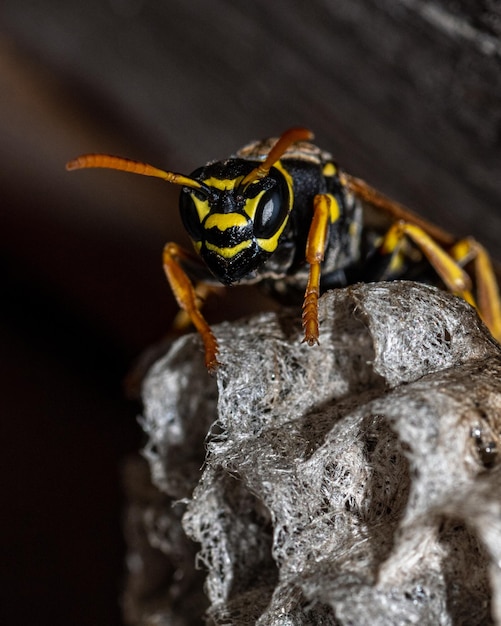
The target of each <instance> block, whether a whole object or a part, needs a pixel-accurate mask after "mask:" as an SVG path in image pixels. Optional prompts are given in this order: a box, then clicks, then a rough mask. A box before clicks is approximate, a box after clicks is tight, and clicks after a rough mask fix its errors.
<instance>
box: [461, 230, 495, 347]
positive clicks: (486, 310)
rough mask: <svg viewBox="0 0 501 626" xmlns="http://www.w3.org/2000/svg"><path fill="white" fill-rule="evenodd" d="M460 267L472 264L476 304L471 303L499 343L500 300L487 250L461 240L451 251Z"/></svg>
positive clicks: (468, 241)
mask: <svg viewBox="0 0 501 626" xmlns="http://www.w3.org/2000/svg"><path fill="white" fill-rule="evenodd" d="M451 254H452V256H453V257H454V258H455V259H456V261H457V262H458V263H459V264H460V265H466V263H469V262H470V261H471V262H472V263H473V268H474V271H475V291H476V299H477V302H476V304H475V302H472V303H471V304H473V305H475V306H476V307H477V309H478V312H479V314H480V317H481V318H482V319H483V321H484V322H485V324H486V326H487V327H488V328H489V330H490V331H491V333H492V335H493V337H494V338H495V339H497V340H498V341H501V299H500V296H499V287H498V283H497V280H496V274H495V272H494V268H493V266H492V262H491V259H490V256H489V253H488V252H487V250H486V249H485V248H484V247H483V246H482V245H480V244H479V243H478V241H475V239H473V238H472V237H468V238H467V239H461V240H460V241H458V242H457V243H456V244H455V245H454V246H453V248H452V249H451ZM472 300H473V298H472Z"/></svg>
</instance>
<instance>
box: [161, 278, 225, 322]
mask: <svg viewBox="0 0 501 626" xmlns="http://www.w3.org/2000/svg"><path fill="white" fill-rule="evenodd" d="M194 290H195V302H196V307H197V309H198V310H200V309H201V308H202V307H203V306H204V304H205V302H206V301H207V299H208V298H209V297H210V296H211V295H212V294H221V293H222V292H223V291H224V287H216V286H215V285H208V284H207V283H204V282H198V283H197V284H196V285H195V287H194ZM191 323H192V322H191V318H190V316H189V315H188V313H187V312H186V311H185V310H184V309H180V310H179V311H178V313H177V315H176V317H175V318H174V321H173V322H172V329H173V331H175V332H180V333H182V332H184V331H186V329H187V328H188V327H189V326H190V324H191Z"/></svg>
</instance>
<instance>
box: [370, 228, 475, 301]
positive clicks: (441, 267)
mask: <svg viewBox="0 0 501 626" xmlns="http://www.w3.org/2000/svg"><path fill="white" fill-rule="evenodd" d="M403 237H408V238H409V239H411V240H412V242H413V243H414V244H415V245H416V247H417V248H419V250H421V252H422V253H423V254H424V255H425V256H426V258H427V259H428V261H429V262H430V265H431V266H432V267H433V268H434V269H435V271H436V272H437V274H438V275H439V276H440V278H441V279H442V281H443V282H444V284H445V285H446V287H447V289H449V291H451V292H452V293H455V294H457V295H463V294H465V295H466V293H467V292H469V291H471V280H470V277H469V276H468V274H467V273H466V272H465V271H464V270H463V269H462V268H461V267H460V266H459V265H458V264H457V262H456V260H455V259H454V258H453V257H452V256H451V255H450V254H448V253H447V252H446V251H445V250H444V249H443V248H441V247H440V246H439V244H438V243H436V242H435V241H434V240H433V239H432V238H431V237H430V235H428V234H427V233H426V232H425V231H424V230H423V229H422V228H421V227H420V226H416V225H415V224H409V223H408V222H396V223H395V224H393V226H392V227H391V228H390V229H389V230H388V232H387V233H386V235H385V237H384V240H383V243H382V245H381V252H382V253H383V254H391V253H392V252H393V251H394V250H395V248H396V247H397V246H398V245H399V244H400V242H401V240H402V238H403ZM465 299H466V298H465Z"/></svg>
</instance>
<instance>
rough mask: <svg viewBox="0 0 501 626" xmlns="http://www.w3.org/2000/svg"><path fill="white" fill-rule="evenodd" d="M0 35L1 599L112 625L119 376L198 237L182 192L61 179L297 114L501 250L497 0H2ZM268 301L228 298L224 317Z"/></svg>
mask: <svg viewBox="0 0 501 626" xmlns="http://www.w3.org/2000/svg"><path fill="white" fill-rule="evenodd" d="M0 35H1V37H0V194H1V198H2V206H1V209H0V219H1V224H2V226H1V228H2V231H1V232H2V237H1V238H0V240H1V249H0V260H1V264H2V270H3V277H4V282H3V287H4V289H3V304H2V315H1V318H0V325H1V328H0V329H1V335H2V337H3V338H4V339H5V351H4V357H6V358H4V360H3V370H2V380H3V381H4V383H6V390H5V392H4V394H3V395H4V397H5V398H6V414H7V416H8V418H7V419H5V418H4V419H3V422H4V423H3V427H4V428H5V429H6V434H5V435H4V437H3V441H4V448H5V449H6V453H5V455H4V463H5V464H6V471H5V472H4V474H3V475H4V478H5V477H7V476H8V477H9V480H8V481H7V484H8V485H10V489H9V490H8V492H7V496H6V498H5V500H6V502H14V501H15V502H16V507H14V509H13V511H12V515H11V516H4V522H6V521H11V522H13V523H12V525H11V526H10V529H9V530H8V531H7V530H6V531H5V533H7V532H9V533H10V536H11V538H12V540H11V541H10V542H9V543H10V545H9V548H10V550H9V552H8V557H7V558H6V559H5V560H4V566H6V567H7V568H8V569H9V570H10V572H9V571H7V572H6V578H7V580H9V584H8V585H6V586H4V587H3V591H4V592H5V591H7V592H8V595H9V598H10V602H9V603H6V602H2V604H1V607H2V608H0V621H2V622H4V621H5V622H6V623H7V621H8V622H11V621H12V615H14V616H15V615H16V612H12V613H9V615H6V619H2V617H3V615H1V613H2V611H6V610H7V611H8V610H9V607H12V608H13V609H15V610H16V611H17V617H18V618H19V616H20V615H21V616H23V617H24V619H17V620H16V621H17V623H30V622H33V621H34V620H33V619H32V618H33V616H36V620H35V621H36V623H39V624H43V623H47V624H59V623H61V624H63V623H65V624H67V623H71V624H89V623H92V624H94V625H99V624H107V625H109V624H112V623H119V610H118V603H117V597H118V595H119V590H120V576H121V553H120V549H121V542H120V529H119V501H120V495H119V494H120V487H119V483H118V479H117V474H114V475H113V476H111V473H112V472H114V468H116V467H118V463H119V459H120V458H121V457H122V456H123V454H125V453H126V452H127V451H128V450H130V449H133V448H134V447H135V446H137V445H139V444H138V442H137V432H136V430H135V428H134V413H135V410H136V408H135V407H133V406H131V405H128V404H127V403H126V402H125V401H124V400H122V399H121V388H120V381H121V378H122V376H123V375H124V374H125V372H126V371H127V368H128V366H129V365H130V362H131V360H132V358H133V357H134V355H137V354H138V353H139V352H140V351H141V350H142V349H143V348H144V347H145V346H146V345H147V344H148V343H150V342H153V341H155V340H157V339H158V338H159V337H160V336H161V335H162V334H163V332H165V330H166V329H167V328H168V326H169V322H170V320H171V319H172V316H173V315H174V312H175V305H174V301H173V299H172V297H171V295H170V293H169V290H168V288H167V287H166V285H165V283H164V278H163V275H162V270H161V266H160V253H161V249H162V245H163V243H164V242H165V241H167V240H175V241H181V242H186V236H185V235H184V233H183V232H182V229H181V226H180V220H179V217H178V214H177V206H176V204H177V200H176V198H177V190H176V189H173V188H171V187H169V186H168V185H164V184H163V183H161V182H160V181H153V180H149V179H142V178H139V177H127V176H125V175H123V174H119V173H113V172H98V171H92V172H79V173H74V174H72V175H69V174H68V173H66V172H65V171H64V163H65V161H66V160H68V159H70V158H72V157H74V156H76V155H77V154H79V153H82V152H87V151H109V152H112V153H118V154H123V155H124V156H130V157H132V158H136V159H143V160H148V161H151V162H153V163H154V164H156V165H158V166H160V167H167V168H170V169H174V170H177V171H182V172H186V173H189V172H190V171H191V170H193V169H194V168H195V167H198V166H199V165H201V164H203V163H204V162H205V161H207V160H210V159H214V158H221V157H224V156H227V155H228V154H230V153H232V152H233V151H234V150H236V149H237V148H239V147H240V146H241V145H243V144H244V143H246V142H247V141H249V140H250V139H253V138H261V137H265V136H270V135H276V134H279V133H280V132H282V131H283V130H284V129H285V128H287V127H288V126H291V125H298V124H299V125H305V126H308V127H310V128H312V130H314V132H315V133H316V137H317V143H318V144H319V145H321V146H322V147H323V148H325V149H328V150H330V151H331V152H333V154H334V155H335V157H336V158H337V160H338V161H339V163H340V164H341V165H342V166H343V167H345V168H346V169H347V170H348V171H350V172H351V173H353V174H355V175H358V176H361V177H363V178H365V179H366V180H367V181H368V182H370V183H372V184H373V185H375V186H376V187H378V188H379V189H381V190H382V191H384V192H385V193H387V194H388V195H390V196H392V197H394V198H396V199H398V200H400V201H401V202H404V203H406V204H408V205H409V206H410V207H411V208H413V209H415V210H417V211H419V212H420V213H421V214H423V215H424V216H425V217H428V218H430V219H433V220H434V221H435V222H437V223H439V224H440V225H441V226H443V227H445V228H446V229H448V230H451V231H453V232H456V233H458V234H460V235H466V234H473V235H474V236H476V237H477V238H478V239H480V240H481V241H482V242H483V243H485V244H486V246H487V247H488V248H489V249H490V251H491V252H492V253H493V255H494V256H495V257H498V258H501V253H500V251H499V238H500V237H501V206H500V203H501V175H500V172H501V40H500V35H501V9H500V8H499V4H497V3H493V2H489V1H488V0H485V1H481V2H469V1H467V0H463V1H454V2H452V1H445V0H442V1H435V0H434V1H431V0H430V1H422V2H419V1H418V0H372V1H369V0H357V1H353V0H339V1H337V2H332V1H329V0H323V1H322V0H312V1H311V2H308V3H304V2H300V1H299V0H292V1H288V2H285V1H284V0H279V1H277V2H267V1H265V0H257V1H255V2H243V1H241V0H237V1H232V2H230V1H229V0H216V1H214V2H211V3H208V2H203V0H193V1H192V2H182V1H181V0H174V1H170V2H164V3H161V2H152V1H148V0H110V1H109V2H99V1H98V0H88V1H87V2H85V3H77V2H74V1H72V0H65V1H63V0H57V1H56V0H54V1H52V2H50V3H40V2H37V1H35V0H23V2H21V3H20V2H18V1H17V0H3V2H2V4H1V6H0ZM265 305H266V304H265V303H263V301H261V300H259V301H258V302H255V297H254V295H253V296H252V298H243V297H240V296H237V297H231V295H229V296H228V297H227V298H226V299H225V300H224V301H221V302H220V303H217V304H216V305H215V306H214V309H215V310H213V319H215V318H218V319H224V318H228V317H231V316H236V315H241V314H243V313H245V312H250V310H251V309H252V308H253V307H254V308H256V307H261V306H265ZM216 309H219V310H216ZM41 373H43V376H42V377H41ZM41 397H42V398H43V401H41ZM30 494H37V499H36V500H35V501H33V500H32V499H31V498H30ZM78 494H80V501H79V506H80V507H81V508H78V507H75V506H74V504H75V503H72V502H71V500H72V499H73V498H74V497H78ZM14 496H15V497H14ZM14 516H15V517H16V520H15V521H14ZM8 517H9V519H7V518H8ZM19 519H20V520H22V523H19V522H18V520H19ZM5 533H4V536H6V534H5ZM27 538H30V541H35V542H36V538H38V545H39V547H38V548H37V549H36V550H35V551H34V552H33V551H31V552H27V551H26V550H27V549H26V543H25V540H26V539H27ZM40 546H45V549H42V547H40ZM84 546H86V548H85V549H84ZM110 546H112V548H110ZM97 572H99V576H98V575H97ZM35 579H36V580H37V581H38V583H39V584H38V587H37V586H34V585H33V582H32V581H33V580H35ZM41 581H43V584H42V582H41ZM90 597H92V598H94V600H93V601H92V602H91V603H89V598H90ZM30 598H31V602H30V601H29V600H30ZM56 598H57V601H56ZM7 618H8V619H7Z"/></svg>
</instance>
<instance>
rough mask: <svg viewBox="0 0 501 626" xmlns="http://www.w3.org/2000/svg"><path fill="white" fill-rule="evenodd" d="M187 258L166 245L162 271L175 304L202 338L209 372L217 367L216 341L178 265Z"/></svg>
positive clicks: (185, 254)
mask: <svg viewBox="0 0 501 626" xmlns="http://www.w3.org/2000/svg"><path fill="white" fill-rule="evenodd" d="M189 257H190V255H189V253H188V252H186V251H185V250H183V248H181V247H180V246H178V245H177V244H175V243H168V244H166V245H165V247H164V251H163V265H164V271H165V275H166V276H167V280H168V281H169V284H170V286H171V289H172V292H173V293H174V296H175V298H176V300H177V303H178V304H179V306H180V308H181V309H182V310H183V311H186V313H187V315H188V316H189V318H190V320H191V321H192V323H193V325H194V326H195V328H196V329H197V330H198V332H199V333H200V336H201V337H202V341H203V343H204V348H205V365H206V367H207V369H208V370H209V371H214V370H215V369H216V368H217V366H218V365H219V363H218V360H217V353H218V345H217V340H216V338H215V337H214V334H213V332H212V330H211V328H210V326H209V325H208V324H207V322H206V321H205V319H204V317H203V315H202V314H201V313H200V310H199V301H198V298H197V294H196V292H195V289H194V288H193V285H192V283H191V281H190V279H189V278H188V276H187V275H186V273H185V271H184V270H183V268H182V267H181V265H180V263H179V259H183V258H189Z"/></svg>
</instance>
